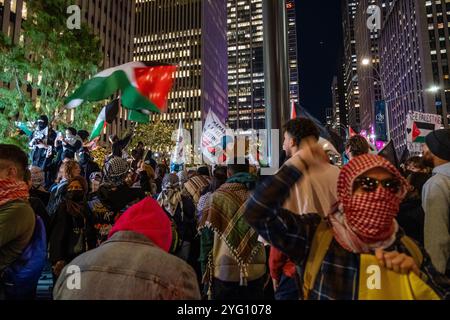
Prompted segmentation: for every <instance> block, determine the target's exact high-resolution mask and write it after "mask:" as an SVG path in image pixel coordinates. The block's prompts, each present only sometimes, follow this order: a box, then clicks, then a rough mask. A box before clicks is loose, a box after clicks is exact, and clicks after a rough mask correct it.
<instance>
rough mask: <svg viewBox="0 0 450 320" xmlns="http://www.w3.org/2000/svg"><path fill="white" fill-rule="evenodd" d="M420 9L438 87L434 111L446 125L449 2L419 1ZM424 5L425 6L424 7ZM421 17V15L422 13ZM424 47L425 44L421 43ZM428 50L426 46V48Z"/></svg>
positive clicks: (449, 97)
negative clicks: (424, 15)
mask: <svg viewBox="0 0 450 320" xmlns="http://www.w3.org/2000/svg"><path fill="white" fill-rule="evenodd" d="M419 5H420V6H421V11H422V10H425V13H426V19H427V20H426V23H423V24H422V25H425V26H428V28H427V29H428V30H427V31H428V42H429V48H430V53H429V54H430V58H431V68H432V74H433V85H434V86H436V87H438V88H439V91H438V92H437V93H436V95H435V97H434V100H435V106H436V112H437V113H438V114H441V115H442V116H444V117H445V118H444V124H446V125H448V118H449V116H450V114H449V108H450V79H449V77H450V72H449V59H448V58H449V54H450V38H449V35H450V3H449V2H448V1H445V3H444V1H426V2H425V1H421V2H419ZM424 6H425V8H424ZM422 17H423V15H422ZM423 45H424V46H425V48H427V45H426V44H425V43H424V44H423ZM427 50H428V48H427Z"/></svg>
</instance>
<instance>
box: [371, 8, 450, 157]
mask: <svg viewBox="0 0 450 320" xmlns="http://www.w3.org/2000/svg"><path fill="white" fill-rule="evenodd" d="M426 7H427V8H431V1H427V2H426V3H425V1H422V0H412V1H411V0H395V1H393V3H392V5H391V6H390V8H389V10H388V12H387V14H386V16H385V18H384V22H383V26H382V30H381V43H380V55H381V57H380V59H381V64H380V72H381V79H382V81H383V84H384V87H385V91H386V93H385V96H386V103H387V109H388V111H389V112H388V113H389V126H390V133H391V138H392V139H393V141H394V144H395V146H396V148H397V150H403V149H404V148H405V147H406V144H407V143H406V135H407V132H406V116H407V114H408V112H409V111H419V112H426V113H436V106H435V102H434V97H433V95H432V94H430V93H429V92H427V89H428V88H429V87H430V86H432V85H433V72H432V68H431V56H430V45H429V30H428V29H429V28H431V29H430V31H432V32H433V33H434V30H433V28H434V25H428V24H427V18H426ZM432 26H433V27H432ZM438 30H439V29H438ZM438 30H436V31H438ZM430 33H431V32H430ZM443 41H445V39H444V38H443ZM447 45H448V39H447ZM431 53H433V51H431ZM434 53H437V52H436V51H434ZM439 53H440V54H439V58H442V56H441V55H442V54H445V51H443V52H442V53H441V52H439ZM435 57H436V58H438V56H437V55H436V56H435ZM445 63H448V62H445ZM442 77H444V75H442Z"/></svg>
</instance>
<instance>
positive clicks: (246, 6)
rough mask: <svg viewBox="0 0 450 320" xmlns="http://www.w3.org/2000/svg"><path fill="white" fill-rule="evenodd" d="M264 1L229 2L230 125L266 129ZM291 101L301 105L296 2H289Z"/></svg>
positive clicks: (238, 0) (231, 126)
mask: <svg viewBox="0 0 450 320" xmlns="http://www.w3.org/2000/svg"><path fill="white" fill-rule="evenodd" d="M262 8H263V0H228V1H227V11H228V32H227V36H228V90H229V91H228V103H229V117H228V125H229V126H230V128H232V129H241V130H248V129H256V130H257V129H262V128H265V126H266V123H265V118H266V110H265V86H264V56H263V53H264V48H263V41H264V34H263V32H264V27H263V11H262V10H263V9H262ZM286 14H287V21H286V23H287V31H288V35H287V37H288V52H287V53H286V54H287V57H288V67H289V92H290V101H291V102H294V103H298V102H299V73H298V56H297V23H296V6H295V1H292V0H288V1H286Z"/></svg>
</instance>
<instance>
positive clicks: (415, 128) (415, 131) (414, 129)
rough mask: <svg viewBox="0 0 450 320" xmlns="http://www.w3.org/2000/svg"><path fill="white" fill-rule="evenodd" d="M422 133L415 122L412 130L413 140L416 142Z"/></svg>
mask: <svg viewBox="0 0 450 320" xmlns="http://www.w3.org/2000/svg"><path fill="white" fill-rule="evenodd" d="M421 133H422V132H421V131H420V129H419V128H418V127H417V124H416V123H415V122H414V123H413V130H412V140H413V141H415V140H416V139H417V137H419V136H420V134H421Z"/></svg>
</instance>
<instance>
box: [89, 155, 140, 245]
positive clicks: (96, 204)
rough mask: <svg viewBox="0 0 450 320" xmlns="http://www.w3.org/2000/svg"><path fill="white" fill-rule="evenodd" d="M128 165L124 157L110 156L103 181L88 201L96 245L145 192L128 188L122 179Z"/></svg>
mask: <svg viewBox="0 0 450 320" xmlns="http://www.w3.org/2000/svg"><path fill="white" fill-rule="evenodd" d="M128 170H129V166H128V163H127V161H126V160H125V159H122V158H119V157H113V158H111V159H110V160H109V161H108V162H107V163H106V164H105V167H104V170H103V171H104V172H103V181H102V183H101V185H100V187H99V189H98V190H97V192H96V194H95V195H93V197H92V199H90V200H89V201H88V206H89V210H90V213H91V215H92V219H93V223H94V226H95V232H96V237H97V246H99V245H100V244H101V243H102V242H104V241H106V240H107V237H108V233H109V231H110V230H111V228H112V226H113V225H114V223H115V221H116V220H117V219H118V218H119V217H120V215H121V214H122V213H123V212H124V211H125V210H126V209H127V208H128V207H130V206H132V205H133V204H135V203H137V202H139V201H140V200H142V199H143V198H144V197H145V194H144V193H143V192H142V190H141V189H139V188H130V187H129V186H128V185H127V184H126V183H125V181H124V179H125V177H126V176H127V174H128Z"/></svg>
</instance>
